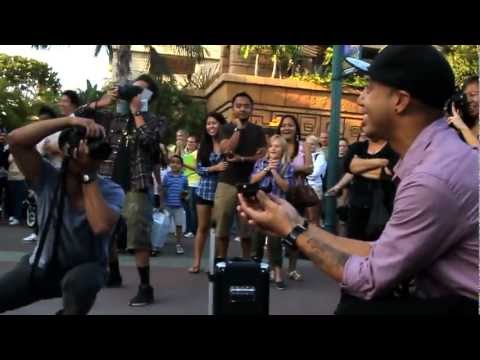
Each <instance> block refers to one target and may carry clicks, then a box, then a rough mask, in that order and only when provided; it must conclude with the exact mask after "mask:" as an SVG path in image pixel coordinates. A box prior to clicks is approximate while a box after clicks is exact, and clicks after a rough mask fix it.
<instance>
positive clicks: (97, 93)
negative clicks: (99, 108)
mask: <svg viewBox="0 0 480 360" xmlns="http://www.w3.org/2000/svg"><path fill="white" fill-rule="evenodd" d="M97 87H98V85H95V86H92V83H91V82H90V80H87V87H86V89H85V90H82V89H77V93H78V96H79V97H80V103H81V104H86V103H89V102H92V101H95V100H98V99H100V98H101V97H102V96H103V94H105V92H106V91H103V90H98V89H97Z"/></svg>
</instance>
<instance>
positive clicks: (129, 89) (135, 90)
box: [118, 84, 143, 102]
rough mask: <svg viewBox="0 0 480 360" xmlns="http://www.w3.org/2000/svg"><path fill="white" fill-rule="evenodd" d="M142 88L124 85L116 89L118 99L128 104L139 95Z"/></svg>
mask: <svg viewBox="0 0 480 360" xmlns="http://www.w3.org/2000/svg"><path fill="white" fill-rule="evenodd" d="M142 91H143V88H141V87H140V86H136V85H132V84H125V85H121V86H119V87H118V98H119V99H121V100H125V101H128V102H130V101H131V100H132V99H133V98H134V97H135V96H137V95H138V94H140V93H141V92H142Z"/></svg>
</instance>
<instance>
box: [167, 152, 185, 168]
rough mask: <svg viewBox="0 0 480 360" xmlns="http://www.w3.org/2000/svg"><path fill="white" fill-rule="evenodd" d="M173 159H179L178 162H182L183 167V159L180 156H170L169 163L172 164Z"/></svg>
mask: <svg viewBox="0 0 480 360" xmlns="http://www.w3.org/2000/svg"><path fill="white" fill-rule="evenodd" d="M173 159H178V160H179V161H180V164H182V166H183V159H182V157H181V156H179V155H172V156H170V160H169V162H172V160H173Z"/></svg>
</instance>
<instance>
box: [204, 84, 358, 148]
mask: <svg viewBox="0 0 480 360" xmlns="http://www.w3.org/2000/svg"><path fill="white" fill-rule="evenodd" d="M241 91H245V92H247V93H248V94H249V95H250V96H252V98H253V100H254V101H255V107H254V113H253V116H252V119H253V121H254V122H255V123H257V124H259V125H262V126H264V127H269V126H272V125H273V123H274V120H275V119H278V118H279V117H280V116H282V115H285V114H292V115H295V116H296V117H297V118H298V119H299V121H300V126H301V131H302V136H307V135H310V134H314V135H319V134H320V132H322V131H328V126H329V122H330V107H331V98H330V90H329V89H328V88H326V87H322V86H318V85H315V84H311V83H308V82H304V81H299V80H291V79H272V78H266V77H254V76H249V75H236V74H222V75H221V76H220V77H219V78H218V79H217V80H216V81H215V82H214V83H213V84H212V85H211V86H210V87H209V88H208V89H206V91H205V93H204V97H205V98H206V101H207V110H208V111H218V112H221V113H223V114H224V115H225V116H226V117H227V118H231V107H232V104H231V99H232V97H233V96H234V95H235V94H236V93H238V92H241ZM358 94H359V92H358V90H352V89H344V91H343V95H342V102H341V106H342V108H341V109H342V110H341V125H340V127H341V134H342V136H344V137H346V138H347V139H348V140H349V141H354V140H355V139H356V137H357V136H358V133H359V131H360V125H361V118H362V115H361V113H360V108H359V106H358V105H357V103H356V99H357V97H358ZM196 96H197V97H198V96H199V95H198V94H196Z"/></svg>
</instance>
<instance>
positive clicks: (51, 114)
mask: <svg viewBox="0 0 480 360" xmlns="http://www.w3.org/2000/svg"><path fill="white" fill-rule="evenodd" d="M42 115H47V116H48V117H49V118H50V119H54V118H56V117H58V115H57V113H56V112H55V110H53V109H52V108H51V107H50V106H47V105H42V106H41V107H40V109H39V110H38V116H42Z"/></svg>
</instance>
